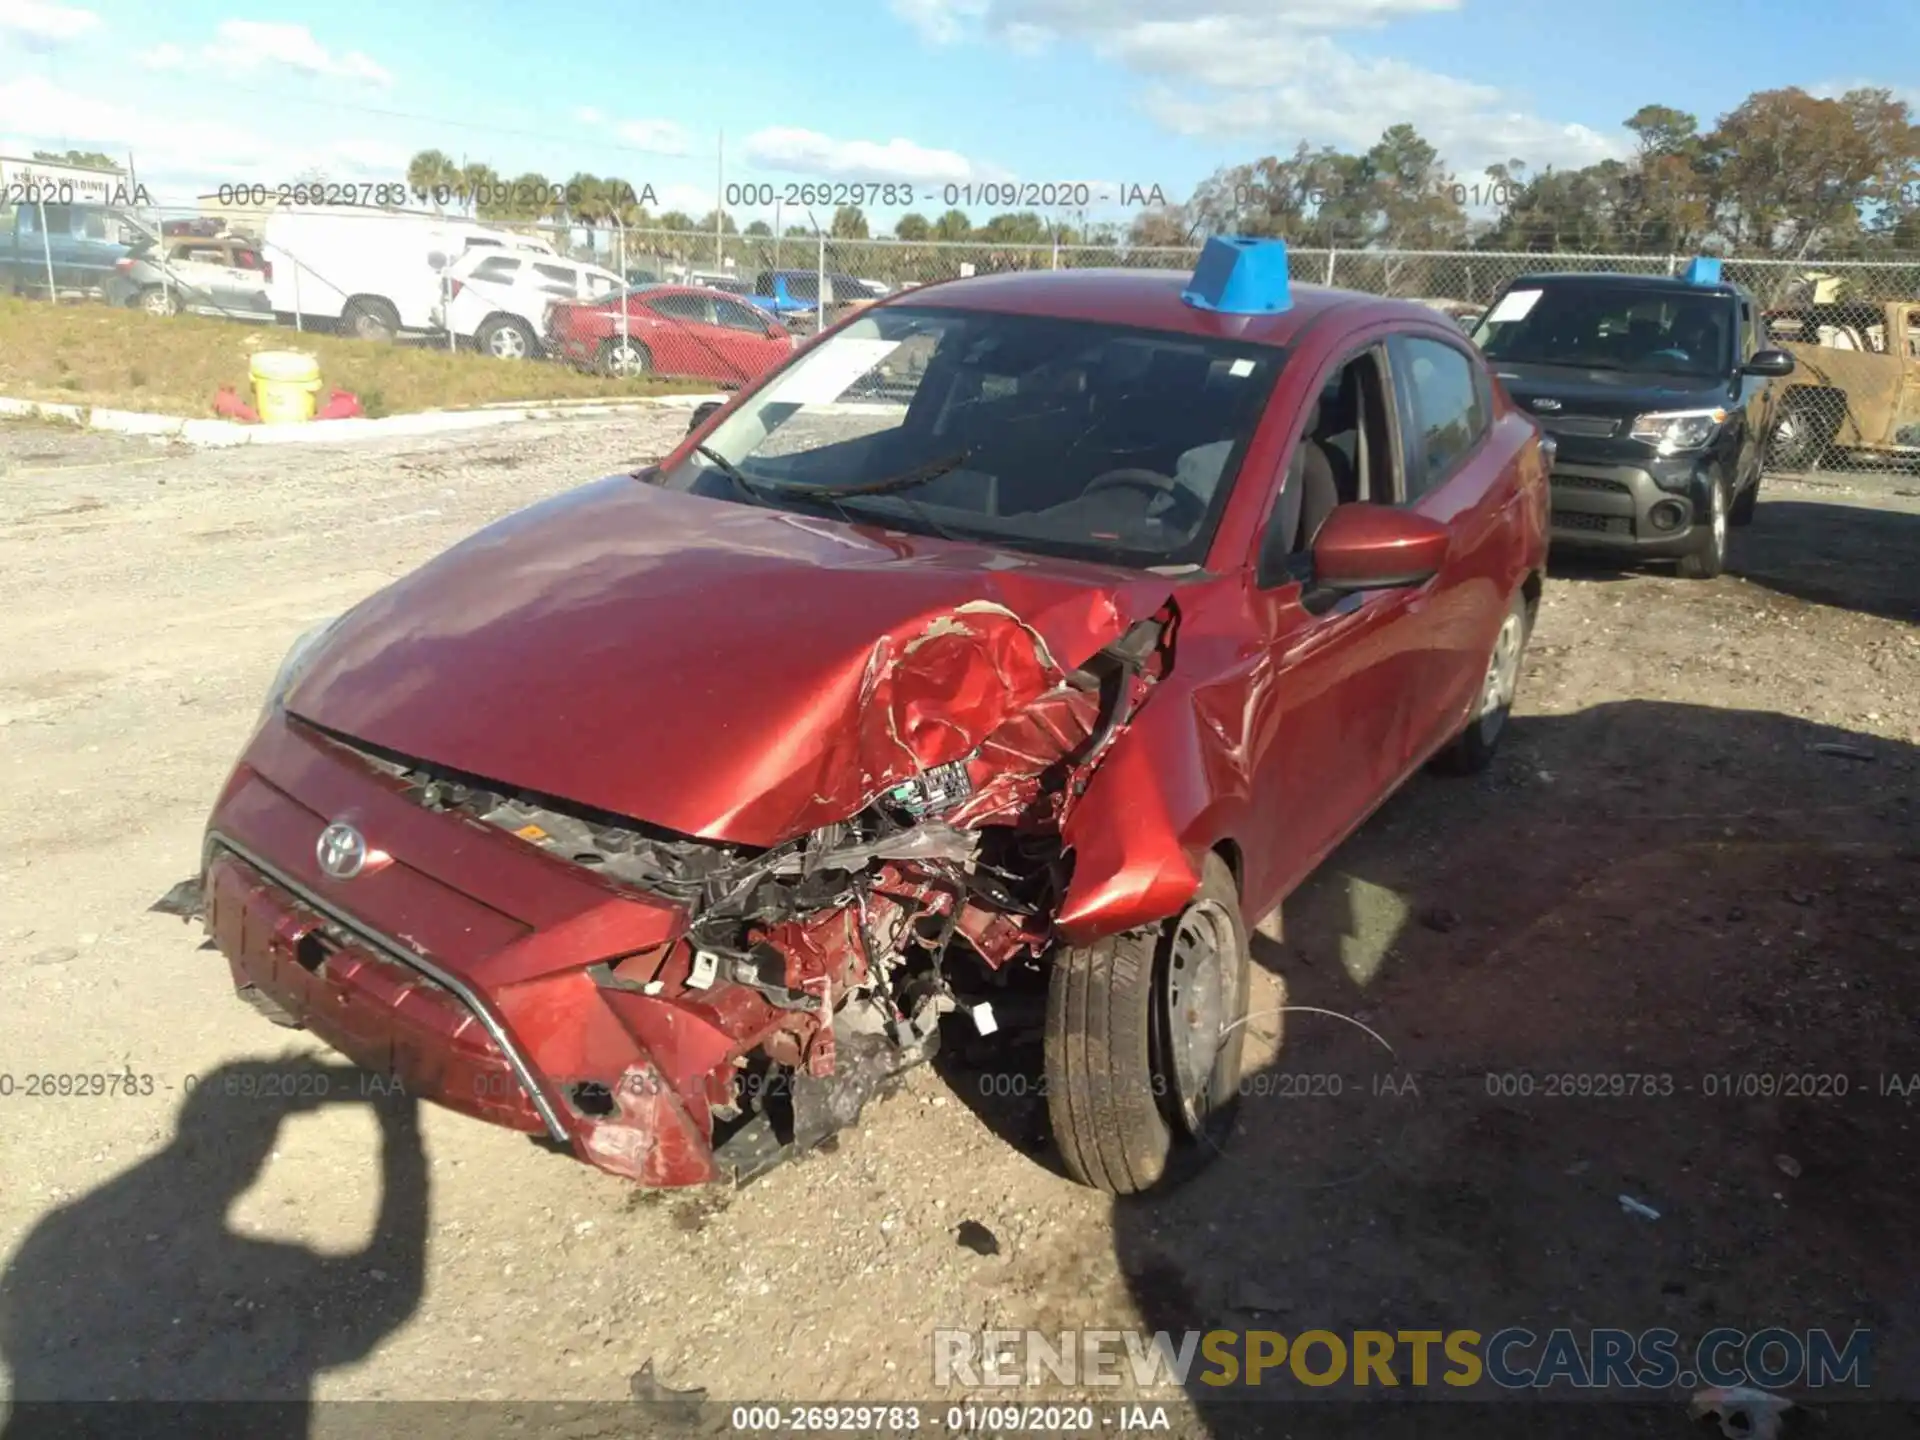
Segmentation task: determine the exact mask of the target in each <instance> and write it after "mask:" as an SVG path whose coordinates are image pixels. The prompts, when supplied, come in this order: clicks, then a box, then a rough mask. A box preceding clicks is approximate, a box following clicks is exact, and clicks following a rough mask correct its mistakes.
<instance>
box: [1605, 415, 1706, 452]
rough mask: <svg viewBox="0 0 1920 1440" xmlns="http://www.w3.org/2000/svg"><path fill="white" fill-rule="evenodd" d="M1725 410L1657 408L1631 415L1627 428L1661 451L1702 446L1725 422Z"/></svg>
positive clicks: (1684, 449) (1704, 446)
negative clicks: (1631, 423)
mask: <svg viewBox="0 0 1920 1440" xmlns="http://www.w3.org/2000/svg"><path fill="white" fill-rule="evenodd" d="M1726 420H1727V412H1726V411H1725V410H1661V411H1655V412H1654V413H1652V414H1649V415H1637V416H1635V417H1634V421H1633V429H1632V430H1631V431H1630V432H1629V433H1630V434H1631V435H1632V436H1633V438H1634V439H1635V440H1641V441H1644V442H1645V443H1647V444H1649V445H1651V446H1653V447H1654V448H1655V449H1656V450H1658V451H1659V452H1660V453H1661V454H1662V455H1678V454H1680V453H1682V452H1684V451H1687V450H1704V449H1705V448H1706V447H1707V446H1708V445H1709V444H1711V443H1712V441H1713V437H1714V436H1715V435H1717V434H1718V433H1719V432H1720V427H1721V426H1722V425H1724V424H1725V423H1726Z"/></svg>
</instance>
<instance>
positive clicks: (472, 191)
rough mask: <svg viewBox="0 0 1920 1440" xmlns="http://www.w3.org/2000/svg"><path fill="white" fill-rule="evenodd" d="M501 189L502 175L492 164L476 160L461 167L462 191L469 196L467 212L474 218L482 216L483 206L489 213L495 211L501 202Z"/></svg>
mask: <svg viewBox="0 0 1920 1440" xmlns="http://www.w3.org/2000/svg"><path fill="white" fill-rule="evenodd" d="M499 191H500V177H499V175H498V174H496V173H495V172H494V168H493V167H492V166H491V165H483V164H481V163H480V162H479V161H477V160H476V161H474V162H473V163H472V164H471V165H467V166H464V167H463V168H462V169H461V171H460V193H461V194H463V195H465V196H466V197H467V214H468V215H469V216H471V217H472V218H473V219H475V220H478V219H479V218H480V212H481V210H482V209H483V208H484V209H485V210H486V211H487V212H488V213H489V214H491V213H493V211H494V208H495V206H497V205H498V204H499V200H498V198H497V197H498V194H499Z"/></svg>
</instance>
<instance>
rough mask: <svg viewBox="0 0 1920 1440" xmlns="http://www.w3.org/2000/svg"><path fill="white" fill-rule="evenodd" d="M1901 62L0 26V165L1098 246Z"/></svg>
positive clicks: (1848, 43)
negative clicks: (811, 215)
mask: <svg viewBox="0 0 1920 1440" xmlns="http://www.w3.org/2000/svg"><path fill="white" fill-rule="evenodd" d="M290 13H291V14H295V15H298V16H299V17H300V18H298V19H297V20H290V19H287V18H286V17H287V16H288V15H289V14H290ZM1916 55H1920V5H1915V4H1914V3H1913V0H1848V4H1846V5H1845V6H1841V5H1816V4H1808V3H1806V0H1685V3H1677V0H1586V3H1583V4H1578V5H1568V4H1564V3H1561V4H1554V5H1548V4H1543V3H1539V0H838V3H832V4H829V3H827V0H780V3H775V0H736V3H732V4H727V5H707V6H700V5H685V4H679V5H664V4H654V3H631V0H630V3H626V4H620V3H615V0H583V3H575V4H571V5H565V6H549V5H541V6H537V7H536V6H531V5H514V4H502V5H497V6H493V7H487V6H475V5H473V4H470V3H464V0H463V3H458V4H456V3H453V0H414V3H412V4H410V5H405V6H400V5H394V4H390V3H374V0H332V3H330V4H328V5H326V6H316V7H312V8H311V9H304V8H303V9H301V10H298V11H294V12H288V11H286V10H284V9H278V10H267V9H256V8H250V6H249V5H248V3H247V0H168V3H167V4H166V5H164V6H155V5H151V4H134V3H129V0H0V154H6V153H19V149H20V147H23V146H35V147H41V148H47V147H52V148H60V149H64V148H67V147H68V146H77V147H81V148H87V149H95V148H98V149H106V150H109V151H111V152H112V153H115V154H120V153H123V152H125V151H127V150H129V149H131V150H132V152H133V154H134V156H135V159H136V162H137V164H138V167H139V170H140V173H141V178H142V179H143V180H145V181H147V182H148V183H149V184H150V185H151V186H152V187H153V188H154V189H155V191H156V193H159V194H161V196H162V198H167V197H177V198H179V199H181V200H187V199H190V198H191V196H192V195H194V194H196V193H198V192H200V191H203V190H206V189H209V188H212V187H213V186H215V185H218V184H220V183H231V182H247V183H252V182H259V183H263V184H268V185H272V184H276V183H281V182H285V181H290V180H293V179H296V178H298V177H299V176H300V175H302V174H303V173H305V172H308V171H311V170H314V169H319V170H321V171H323V172H325V173H326V174H327V175H328V176H329V177H331V178H335V179H342V180H384V179H398V178H400V177H401V173H402V171H403V169H404V165H405V161H406V157H407V156H408V155H410V154H411V153H412V152H413V151H415V150H418V149H421V148H424V147H428V146H433V147H437V148H439V149H442V150H445V151H448V152H449V153H450V154H452V155H454V156H455V157H456V158H460V157H462V156H464V157H466V158H469V159H484V160H486V161H488V162H490V163H492V164H493V165H494V166H495V167H496V168H497V169H499V170H500V171H502V172H503V173H504V174H508V175H512V174H517V173H519V172H521V171H526V170H534V171H540V172H543V173H545V174H547V175H548V176H550V177H551V178H554V179H564V178H565V177H566V176H567V175H570V174H572V173H573V172H575V171H579V170H585V171H590V172H594V173H601V174H617V175H621V176H623V177H624V178H626V179H628V180H629V181H630V182H631V183H633V184H634V185H635V186H636V187H639V186H643V185H651V186H652V187H653V189H654V191H655V194H656V196H657V198H658V199H659V202H660V205H659V207H658V208H669V207H673V208H681V209H686V210H690V211H694V212H696V213H697V212H699V211H702V210H705V209H706V208H708V207H709V206H711V205H712V203H713V201H714V198H715V190H716V160H717V151H718V149H719V144H720V138H721V135H722V132H724V136H725V156H726V167H725V179H726V180H727V181H728V182H731V183H738V182H748V181H751V182H770V183H773V184H775V185H777V186H784V185H786V184H789V183H796V182H806V181H815V182H818V181H863V182H874V181H890V182H897V183H900V184H903V185H912V186H913V187H914V190H915V195H916V197H917V201H918V203H917V204H916V205H915V206H914V207H913V208H917V209H920V210H922V211H923V212H926V213H929V214H932V213H938V211H940V210H942V209H944V208H947V207H946V204H945V201H946V200H947V199H948V198H950V197H949V195H948V194H947V191H946V187H947V186H949V185H952V186H966V185H969V184H971V185H975V186H978V185H979V184H981V183H982V182H997V181H1005V180H1017V181H1021V182H1034V183H1044V182H1070V183H1076V184H1077V183H1084V184H1087V185H1089V186H1091V187H1093V188H1094V190H1095V193H1096V195H1097V196H1099V197H1101V198H1099V199H1097V200H1096V203H1095V204H1094V205H1093V206H1092V207H1091V209H1092V211H1093V212H1094V213H1095V214H1096V215H1099V216H1103V217H1109V218H1124V216H1125V209H1124V207H1123V206H1122V205H1121V204H1120V203H1119V202H1120V196H1119V193H1118V187H1120V186H1122V185H1137V186H1140V187H1142V188H1143V189H1150V188H1151V187H1154V186H1158V187H1160V189H1161V190H1162V192H1163V193H1164V194H1165V195H1166V196H1167V198H1169V199H1172V200H1180V199H1184V198H1185V196H1186V195H1187V193H1188V192H1189V191H1190V190H1191V188H1192V186H1193V185H1194V183H1195V182H1196V181H1198V180H1199V179H1201V178H1203V177H1204V176H1205V175H1207V174H1208V173H1210V172H1211V171H1212V170H1213V169H1214V168H1216V167H1217V166H1219V165H1223V164H1231V163H1235V162H1238V161H1241V160H1246V159H1250V158H1253V157H1255V156H1258V155H1261V154H1266V153H1272V152H1274V151H1276V150H1281V151H1284V150H1290V149H1291V148H1292V147H1293V146H1294V145H1296V144H1297V143H1299V142H1300V141H1301V140H1306V141H1308V142H1310V143H1313V144H1320V143H1330V144H1335V145H1339V146H1341V147H1343V148H1350V149H1359V148H1364V147H1365V146H1366V144H1367V143H1369V142H1370V140H1371V139H1372V138H1373V137H1375V136H1377V135H1378V133H1379V132H1380V130H1382V129H1383V128H1385V127H1386V126H1387V125H1390V124H1392V123H1394V122H1396V121H1400V120H1409V121H1411V122H1413V123H1414V124H1416V125H1417V126H1419V128H1420V129H1421V130H1422V131H1423V133H1425V134H1426V135H1427V136H1428V137H1429V138H1430V139H1432V140H1433V141H1435V143H1436V144H1438V145H1439V147H1440V149H1441V151H1442V153H1443V154H1444V155H1445V156H1446V157H1447V158H1448V159H1449V160H1450V161H1451V162H1452V164H1453V166H1454V168H1455V170H1456V172H1457V173H1459V174H1460V175H1461V176H1462V177H1465V178H1469V179H1470V178H1472V176H1474V175H1476V174H1477V173H1478V171H1479V170H1480V169H1481V168H1482V167H1484V166H1485V165H1486V164H1487V163H1488V162H1489V161H1492V160H1498V159H1505V158H1508V157H1509V156H1517V157H1519V158H1522V159H1524V160H1527V161H1528V162H1529V163H1531V164H1532V165H1534V166H1535V167H1536V168H1538V167H1542V166H1545V165H1547V164H1558V165H1569V164H1580V163H1585V162H1586V161H1589V160H1592V159H1597V158H1600V157H1601V156H1604V155H1606V154H1608V153H1611V152H1617V151H1619V150H1620V149H1622V148H1623V147H1624V143H1625V140H1624V136H1623V134H1622V132H1621V131H1620V128H1619V123H1620V121H1621V120H1622V119H1624V118H1625V117H1626V116H1627V115H1628V114H1630V113H1632V111H1633V110H1635V109H1636V108H1638V107H1639V106H1640V105H1641V104H1644V103H1648V102H1653V101H1658V102H1663V103H1667V104H1672V105H1676V106H1679V107H1681V108H1683V109H1687V110H1691V111H1693V112H1695V113H1696V114H1698V115H1699V116H1700V117H1701V119H1702V121H1703V123H1711V121H1712V120H1713V118H1714V117H1715V116H1717V115H1718V114H1720V113H1721V112H1722V111H1724V110H1726V109H1728V108H1729V107H1731V106H1733V105H1735V104H1737V103H1738V102H1739V101H1740V100H1741V99H1742V98H1743V97H1744V96H1745V95H1746V94H1747V93H1749V92H1750V91H1752V90H1756V89H1763V88H1770V87H1774V86H1782V85H1790V84H1799V85H1803V86H1806V87H1808V88H1810V89H1815V90H1828V91H1832V90H1836V89H1838V88H1843V87H1845V86H1847V85H1852V84H1859V83H1873V84H1883V85H1887V86H1890V87H1893V88H1895V89H1900V88H1901V87H1903V86H1905V87H1907V89H1906V91H1905V93H1906V94H1907V96H1908V98H1911V99H1913V100H1915V101H1920V86H1917V85H1915V80H1916V69H1915V65H1914V63H1913V61H1912V57H1914V56H1916ZM1896 57H1897V60H1899V61H1904V62H1906V63H1904V64H1903V63H1897V60H1896ZM1876 66H1880V67H1881V68H1880V69H1878V70H1876V69H1875V67H1876ZM901 208H902V207H901V206H898V205H894V206H888V205H870V206H868V210H869V213H870V215H872V217H873V218H874V219H875V221H877V222H879V223H880V224H890V223H891V220H892V218H893V217H894V216H895V215H897V214H898V213H899V211H900V210H901ZM961 208H963V209H968V210H971V211H973V212H975V215H976V219H984V218H985V216H986V215H987V214H989V213H992V212H993V211H995V210H998V209H1002V208H1007V207H1005V206H1003V205H998V204H991V203H981V201H980V199H978V198H976V199H975V200H974V201H973V203H971V204H969V203H966V202H965V201H963V202H962V204H961ZM759 213H760V212H759V210H758V209H757V208H754V207H742V208H740V209H739V210H737V211H736V215H737V216H738V218H740V219H741V221H742V223H744V222H745V221H746V220H747V219H750V218H754V217H755V216H756V215H758V214H759ZM788 214H789V216H791V219H792V220H794V221H798V220H801V219H802V218H803V217H800V216H794V215H792V212H791V211H789V212H788Z"/></svg>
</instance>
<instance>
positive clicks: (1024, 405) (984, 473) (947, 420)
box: [660, 306, 1285, 568]
mask: <svg viewBox="0 0 1920 1440" xmlns="http://www.w3.org/2000/svg"><path fill="white" fill-rule="evenodd" d="M1284 361H1285V353H1284V352H1283V351H1281V350H1279V349H1276V348H1274V347H1272V346H1267V345H1254V344H1246V343H1241V342H1234V341H1218V340H1201V339H1197V338H1194V337H1192V336H1188V335H1181V334H1175V333H1170V332H1163V331H1153V330H1133V329H1125V328H1122V327H1119V326H1111V325H1099V324H1090V323H1087V322H1085V321H1074V320H1057V319H1053V318H1050V317H1045V316H1032V315H1001V314H991V313H979V312H969V311H960V310H945V309H911V308H904V307H891V306H890V307H885V308H881V309H877V310H873V311H869V312H868V313H867V314H865V315H863V316H862V317H861V318H860V319H858V320H856V321H854V322H853V323H852V324H849V325H848V326H847V327H846V328H845V329H843V330H840V331H838V332H836V333H835V334H833V335H832V336H831V337H829V338H828V339H826V340H824V341H822V342H820V343H819V344H818V345H816V346H814V347H812V348H810V349H808V350H806V351H805V352H803V353H802V354H801V356H800V357H799V358H798V359H797V360H796V361H795V362H794V363H793V364H792V365H790V366H789V367H788V368H787V369H786V370H785V371H783V372H782V373H781V374H780V375H779V376H778V377H777V378H776V379H774V380H773V381H772V382H771V383H769V384H768V385H767V386H766V388H764V389H763V390H761V391H760V392H759V393H758V394H756V395H754V396H752V397H750V398H749V399H748V400H747V401H746V402H745V404H743V405H742V407H741V408H740V409H739V410H737V411H736V412H735V413H734V414H733V415H731V416H729V417H728V418H727V420H726V421H725V422H724V423H723V424H722V425H721V426H720V427H719V428H718V429H716V430H715V431H714V432H713V433H712V434H711V435H709V436H708V437H707V439H706V441H705V443H704V447H703V448H704V449H705V450H708V451H711V452H712V455H711V456H709V455H706V454H702V453H700V452H699V451H696V452H694V453H693V454H691V455H689V456H688V457H687V458H686V459H685V460H683V461H682V462H681V463H679V464H678V465H676V466H673V467H671V468H669V469H668V470H667V471H665V472H664V473H663V474H662V475H661V477H660V483H661V484H663V485H664V486H666V487H667V488H668V489H672V490H682V491H687V492H690V493H694V494H699V495H705V496H711V497H714V498H718V499H729V500H741V501H746V502H748V503H753V504H761V505H767V506H770V507H772V508H775V509H781V510H790V511H799V512H804V513H808V514H825V515H840V516H842V517H843V518H846V519H850V520H857V521H862V522H872V523H877V524H882V525H885V526H888V527H890V528H894V529H899V530H907V531H913V532H916V533H922V534H933V535H946V536H949V537H952V538H962V539H969V540H978V541H982V542H985V543H988V544H992V545H997V546H1003V547H1005V548H1007V549H1012V550H1030V551H1035V552H1038V553H1042V554H1057V555H1065V556H1070V557H1077V558H1082V559H1090V560H1099V561H1106V562H1109V563H1114V564H1122V565H1131V566H1135V567H1139V568H1146V567H1149V566H1186V565H1197V564H1199V563H1200V562H1201V560H1202V559H1203V558H1204V557H1205V554H1206V547H1207V543H1208V541H1209V540H1210V539H1211V537H1212V532H1213V528H1214V526H1215V524H1216V523H1217V521H1218V518H1219V514H1220V511H1221V508H1222V507H1223V506H1224V504H1225V502H1226V497H1227V493H1228V491H1229V490H1230V489H1231V487H1232V483H1233V478H1234V475H1235V473H1236V472H1237V470H1238V468H1239V465H1240V459H1241V456H1242V454H1243V453H1244V451H1245V449H1246V445H1247V441H1248V438H1249V436H1250V435H1251V434H1252V432H1253V429H1254V426H1255V424H1256V423H1257V422H1258V420H1259V418H1260V413H1261V411H1262V409H1263V407H1264V406H1265V404H1266V399H1267V395H1268V393H1269V392H1270V391H1271V390H1272V388H1273V383H1274V379H1275V377H1276V376H1277V375H1278V374H1279V371H1280V367H1281V365H1282V364H1283V363H1284ZM713 457H718V460H716V459H714V458H713ZM719 461H725V462H726V463H725V464H724V465H722V464H720V463H718V462H719ZM861 492H869V493H861Z"/></svg>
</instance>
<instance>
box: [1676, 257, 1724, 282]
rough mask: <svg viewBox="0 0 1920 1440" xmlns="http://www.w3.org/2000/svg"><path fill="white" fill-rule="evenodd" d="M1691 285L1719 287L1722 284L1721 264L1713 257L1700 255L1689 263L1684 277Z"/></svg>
mask: <svg viewBox="0 0 1920 1440" xmlns="http://www.w3.org/2000/svg"><path fill="white" fill-rule="evenodd" d="M1684 278H1685V279H1686V282H1687V283H1688V284H1689V285H1718V284H1719V283H1720V262H1719V261H1718V260H1716V259H1714V258H1713V257H1712V256H1711V255H1700V256H1696V257H1695V258H1694V259H1692V260H1690V261H1688V262H1687V273H1686V276H1685V277H1684Z"/></svg>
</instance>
